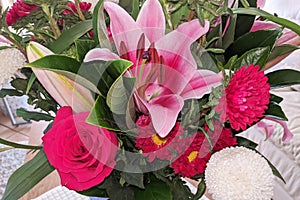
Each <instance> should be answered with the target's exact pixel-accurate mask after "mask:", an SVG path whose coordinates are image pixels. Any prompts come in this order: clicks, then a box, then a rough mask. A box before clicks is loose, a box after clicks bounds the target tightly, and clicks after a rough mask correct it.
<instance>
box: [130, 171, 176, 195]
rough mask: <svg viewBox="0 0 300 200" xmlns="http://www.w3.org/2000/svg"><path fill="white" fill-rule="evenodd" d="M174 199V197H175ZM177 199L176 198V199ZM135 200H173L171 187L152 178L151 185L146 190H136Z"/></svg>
mask: <svg viewBox="0 0 300 200" xmlns="http://www.w3.org/2000/svg"><path fill="white" fill-rule="evenodd" d="M173 197H174V196H173ZM175 198H176V197H175ZM134 199H135V200H144V199H148V200H171V199H172V194H171V191H170V187H169V186H168V185H167V184H166V183H165V182H163V181H161V180H159V179H156V178H154V177H151V179H150V183H149V184H148V185H147V186H146V188H145V190H141V189H136V190H135V194H134Z"/></svg>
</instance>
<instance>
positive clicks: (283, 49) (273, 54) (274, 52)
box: [268, 44, 299, 61]
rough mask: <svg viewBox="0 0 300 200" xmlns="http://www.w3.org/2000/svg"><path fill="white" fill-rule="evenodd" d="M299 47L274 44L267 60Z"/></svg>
mask: <svg viewBox="0 0 300 200" xmlns="http://www.w3.org/2000/svg"><path fill="white" fill-rule="evenodd" d="M297 49H299V47H297V46H294V45H290V44H283V45H280V46H276V47H274V48H273V50H272V52H271V54H270V56H269V59H268V60H269V61H270V60H273V59H275V58H277V57H278V56H282V55H285V54H288V53H291V52H293V51H295V50H297Z"/></svg>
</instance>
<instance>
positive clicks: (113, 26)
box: [104, 2, 142, 61]
mask: <svg viewBox="0 0 300 200" xmlns="http://www.w3.org/2000/svg"><path fill="white" fill-rule="evenodd" d="M104 8H105V10H106V11H107V13H108V15H109V17H110V30H111V33H112V37H113V39H114V42H115V45H116V48H117V50H118V53H119V55H120V56H122V51H121V42H124V44H125V47H126V49H127V52H132V51H134V50H136V48H137V44H138V38H139V37H140V36H141V35H142V30H141V28H139V27H138V26H137V24H136V23H135V21H134V20H133V19H132V17H131V16H130V15H129V14H128V13H127V12H126V11H125V10H124V9H123V8H121V7H120V6H119V5H117V4H115V3H112V2H104ZM123 53H124V52H123ZM131 60H132V61H135V58H132V59H131Z"/></svg>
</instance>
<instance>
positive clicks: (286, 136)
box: [265, 117, 294, 142]
mask: <svg viewBox="0 0 300 200" xmlns="http://www.w3.org/2000/svg"><path fill="white" fill-rule="evenodd" d="M265 119H267V120H270V121H274V122H277V123H278V124H280V125H281V126H282V127H283V136H282V141H284V142H288V141H290V140H291V139H292V138H293V137H294V135H293V133H292V132H291V131H290V130H289V128H288V127H287V124H286V122H284V121H281V120H278V119H274V118H271V117H265Z"/></svg>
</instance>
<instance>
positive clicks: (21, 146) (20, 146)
mask: <svg viewBox="0 0 300 200" xmlns="http://www.w3.org/2000/svg"><path fill="white" fill-rule="evenodd" d="M0 143H1V144H5V145H7V146H11V147H14V148H20V149H34V150H37V149H41V148H42V147H41V146H32V145H25V144H18V143H15V142H10V141H8V140H5V139H2V138H0Z"/></svg>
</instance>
